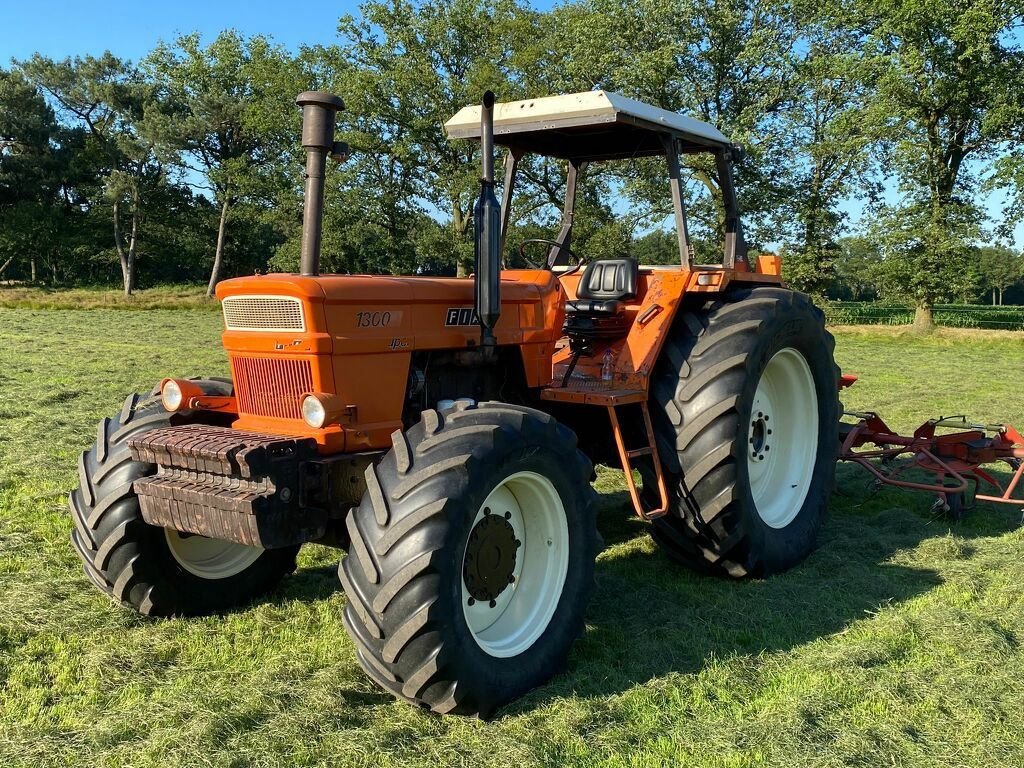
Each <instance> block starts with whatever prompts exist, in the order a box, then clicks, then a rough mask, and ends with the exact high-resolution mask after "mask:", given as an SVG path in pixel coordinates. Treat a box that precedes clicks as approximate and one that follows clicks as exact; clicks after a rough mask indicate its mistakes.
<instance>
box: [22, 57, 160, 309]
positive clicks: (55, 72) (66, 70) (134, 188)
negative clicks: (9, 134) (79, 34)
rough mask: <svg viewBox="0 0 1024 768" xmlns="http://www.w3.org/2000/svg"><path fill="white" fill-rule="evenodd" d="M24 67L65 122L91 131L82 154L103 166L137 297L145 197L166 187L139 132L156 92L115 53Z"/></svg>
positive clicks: (127, 280)
mask: <svg viewBox="0 0 1024 768" xmlns="http://www.w3.org/2000/svg"><path fill="white" fill-rule="evenodd" d="M19 67H20V68H21V70H22V72H23V73H24V74H25V76H26V77H27V78H28V79H29V80H30V81H31V82H33V83H35V84H36V85H37V86H38V87H39V88H40V89H41V90H42V91H43V92H44V93H45V94H46V95H47V96H48V97H49V98H50V99H51V100H52V102H53V104H54V105H55V106H56V107H57V110H58V112H59V113H60V114H61V115H62V116H63V117H64V118H65V119H67V120H70V121H72V122H74V123H76V124H77V125H78V126H80V127H81V128H82V129H83V130H84V131H85V133H86V135H87V136H88V138H89V142H88V146H86V147H83V148H82V153H83V154H87V153H94V154H95V157H96V160H97V161H98V162H99V163H100V164H102V171H101V175H102V177H103V180H104V188H103V193H104V194H105V196H106V199H107V200H108V201H109V202H110V203H111V212H110V215H111V221H112V224H113V236H114V237H113V239H114V245H115V248H116V250H117V254H118V260H119V261H120V264H121V276H122V283H123V287H124V293H125V295H126V296H128V295H131V293H132V292H133V291H134V290H135V287H136V258H137V254H138V248H139V241H140V237H141V224H142V218H143V205H144V201H143V198H144V195H145V192H146V191H147V189H148V188H152V187H153V186H154V185H159V184H161V183H163V168H162V167H161V166H160V164H159V163H158V162H157V160H156V157H155V155H154V152H153V143H152V142H151V141H149V140H148V139H147V138H146V137H145V136H143V135H142V134H141V133H140V131H139V124H140V123H141V121H142V120H143V116H144V113H145V111H146V110H147V109H149V108H151V106H152V94H151V92H150V90H149V89H148V88H147V86H146V84H145V83H144V82H143V81H142V79H141V77H140V75H139V72H138V71H137V70H136V69H135V68H134V67H132V66H131V65H130V64H129V63H128V62H125V61H122V60H121V59H118V58H117V57H115V56H113V55H112V54H111V53H110V52H106V53H104V54H103V55H102V56H100V57H98V58H97V57H93V56H85V57H77V58H74V59H70V58H69V59H64V60H63V61H59V62H58V61H54V60H52V59H49V58H46V57H43V56H40V55H39V54H36V55H35V56H33V57H32V58H31V59H29V60H28V61H25V62H21V63H20V64H19ZM99 202H100V201H99V200H97V199H94V200H93V201H92V203H93V204H94V205H95V204H98V203H99ZM126 214H127V229H126V227H125V216H126Z"/></svg>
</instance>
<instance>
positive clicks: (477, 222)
mask: <svg viewBox="0 0 1024 768" xmlns="http://www.w3.org/2000/svg"><path fill="white" fill-rule="evenodd" d="M480 154H481V166H482V169H481V175H480V199H479V200H477V203H476V208H475V209H474V211H473V229H474V234H475V236H476V238H475V242H474V247H473V257H474V260H475V262H476V263H475V274H476V283H475V284H474V286H473V288H474V291H475V304H476V316H477V318H478V319H479V321H480V345H481V346H482V347H483V348H484V350H485V351H491V350H493V349H494V346H495V343H496V342H495V338H494V326H495V325H497V323H498V317H499V316H500V315H501V253H500V247H501V246H500V243H501V207H500V206H499V205H498V198H497V197H495V195H494V94H493V93H492V92H491V91H487V93H485V94H484V99H483V104H482V105H481V109H480Z"/></svg>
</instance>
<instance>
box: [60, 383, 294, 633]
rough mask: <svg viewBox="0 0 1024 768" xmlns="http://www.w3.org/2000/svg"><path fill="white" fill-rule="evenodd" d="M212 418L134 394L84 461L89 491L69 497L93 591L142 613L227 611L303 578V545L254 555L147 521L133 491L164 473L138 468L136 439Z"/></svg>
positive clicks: (75, 539)
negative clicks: (298, 560)
mask: <svg viewBox="0 0 1024 768" xmlns="http://www.w3.org/2000/svg"><path fill="white" fill-rule="evenodd" d="M197 384H199V386H201V387H203V389H204V391H209V392H211V393H215V394H230V391H231V390H230V384H226V383H224V382H221V381H216V380H200V381H197ZM205 416H207V414H201V413H196V412H181V413H174V414H171V413H168V412H167V411H165V410H164V408H163V406H162V405H161V403H160V398H159V397H158V396H156V395H155V394H151V395H149V396H148V397H146V396H143V395H131V396H130V397H129V398H128V399H127V401H126V402H125V404H124V407H123V408H122V409H121V412H120V413H119V414H117V415H115V416H113V417H111V418H107V419H103V421H101V422H100V424H99V429H98V434H97V436H96V442H95V444H94V445H93V446H92V448H91V449H90V450H88V451H85V452H84V453H82V454H81V456H80V458H79V462H78V478H79V486H78V488H76V489H75V490H74V491H72V492H71V495H70V498H69V505H70V510H71V518H72V520H73V521H74V529H73V530H72V532H71V540H72V543H73V544H74V546H75V550H76V551H77V552H78V556H79V557H80V558H81V559H82V566H83V568H84V570H85V574H86V576H88V577H89V579H90V580H91V581H92V583H93V584H95V585H96V587H97V588H99V589H100V590H101V591H102V592H104V593H106V594H107V595H109V596H111V597H112V598H114V599H115V600H117V601H118V602H120V603H121V604H123V605H125V606H127V607H130V608H132V609H134V610H136V611H138V612H139V613H142V614H146V615H152V616H168V615H178V616H190V615H199V614H205V613H214V612H217V611H222V610H225V609H227V608H232V607H235V606H238V605H242V604H244V603H247V602H248V601H250V600H252V599H253V598H254V597H257V596H258V595H261V594H263V593H265V592H268V591H269V590H270V589H272V588H273V587H274V586H275V585H276V584H277V583H278V582H279V581H280V580H281V578H282V577H283V576H285V575H286V574H288V573H291V572H292V571H294V570H295V556H296V553H297V552H298V550H299V548H298V547H288V548H285V549H277V550H265V549H262V548H260V547H247V546H245V545H243V544H236V543H234V542H230V541H222V540H220V539H210V538H206V537H205V536H193V535H191V534H187V533H179V532H178V531H175V530H171V529H167V528H159V527H157V526H153V525H149V524H148V523H147V522H146V521H145V520H144V519H143V518H142V512H141V511H140V509H139V499H138V496H136V494H135V490H134V488H133V484H134V481H135V480H138V479H140V478H143V477H147V476H149V475H152V474H153V473H154V472H156V467H155V466H154V465H153V464H147V463H145V462H141V461H135V460H134V459H133V458H132V455H131V451H130V450H129V448H128V441H129V440H130V439H131V438H133V437H137V436H139V435H141V434H144V433H145V432H148V431H150V430H153V429H158V428H160V427H167V426H172V425H176V424H182V423H195V422H198V421H199V420H200V419H202V418H204V417H205Z"/></svg>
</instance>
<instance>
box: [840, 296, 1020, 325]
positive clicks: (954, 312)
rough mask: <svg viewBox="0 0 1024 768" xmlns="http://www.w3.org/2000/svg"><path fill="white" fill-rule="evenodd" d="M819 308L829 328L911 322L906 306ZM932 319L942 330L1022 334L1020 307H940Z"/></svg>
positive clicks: (864, 304) (854, 304)
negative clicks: (974, 329)
mask: <svg viewBox="0 0 1024 768" xmlns="http://www.w3.org/2000/svg"><path fill="white" fill-rule="evenodd" d="M822 309H824V311H825V316H826V317H827V318H828V322H829V323H831V324H832V325H910V324H911V323H913V322H914V310H913V308H911V307H907V306H893V305H886V304H876V303H873V302H852V301H850V302H828V303H824V304H823V305H822ZM933 317H934V320H935V324H936V325H939V326H942V327H944V328H976V329H981V330H988V331H1024V307H1017V306H1006V307H989V306H983V305H974V304H941V305H936V306H935V308H934V311H933Z"/></svg>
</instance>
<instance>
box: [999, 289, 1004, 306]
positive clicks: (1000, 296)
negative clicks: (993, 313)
mask: <svg viewBox="0 0 1024 768" xmlns="http://www.w3.org/2000/svg"><path fill="white" fill-rule="evenodd" d="M999 306H1000V307H1001V306H1003V287H1002V286H999Z"/></svg>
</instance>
